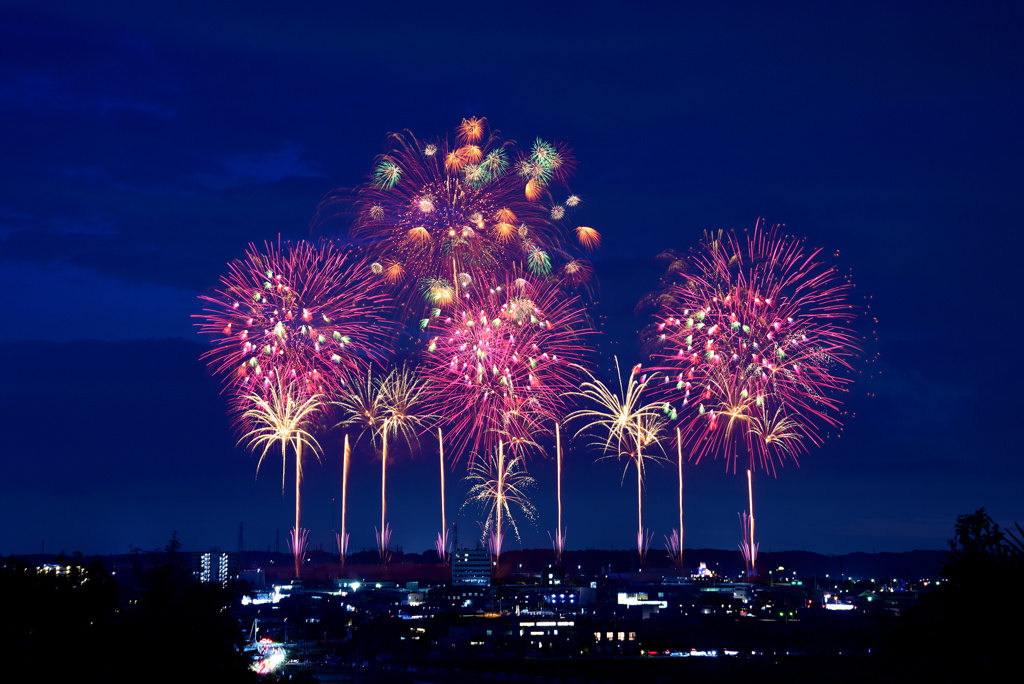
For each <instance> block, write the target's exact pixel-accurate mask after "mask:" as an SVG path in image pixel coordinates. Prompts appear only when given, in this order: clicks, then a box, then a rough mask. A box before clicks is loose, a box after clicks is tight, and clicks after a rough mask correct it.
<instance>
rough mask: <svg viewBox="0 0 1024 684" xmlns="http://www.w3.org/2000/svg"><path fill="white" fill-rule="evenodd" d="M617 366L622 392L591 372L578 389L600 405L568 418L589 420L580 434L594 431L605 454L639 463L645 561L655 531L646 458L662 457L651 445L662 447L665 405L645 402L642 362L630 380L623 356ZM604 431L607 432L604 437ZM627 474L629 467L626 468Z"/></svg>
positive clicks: (641, 543) (639, 541)
mask: <svg viewBox="0 0 1024 684" xmlns="http://www.w3.org/2000/svg"><path fill="white" fill-rule="evenodd" d="M615 370H616V374H617V375H618V380H619V392H618V393H617V394H616V393H615V392H613V391H612V390H610V389H609V388H608V387H607V385H605V384H604V383H602V382H600V381H599V380H597V379H595V378H594V377H593V376H590V381H588V382H584V383H583V384H582V386H581V387H582V391H580V392H575V393H574V394H575V396H578V397H581V398H583V399H584V400H586V401H588V402H590V403H591V404H596V405H597V408H593V409H580V410H577V411H575V412H573V413H572V414H570V415H569V417H568V418H567V420H568V421H573V420H586V421H589V422H587V423H586V424H584V425H583V427H581V428H580V429H579V430H578V431H577V432H576V436H577V437H579V436H580V435H581V434H583V433H584V432H590V433H594V434H595V436H596V438H597V439H596V441H595V442H594V444H595V445H596V446H599V447H601V450H602V452H603V454H604V455H603V456H602V458H621V457H623V456H625V457H626V458H627V462H626V468H628V467H629V464H630V463H633V464H635V465H636V471H637V552H638V553H639V554H640V560H641V563H642V562H643V560H644V557H645V556H646V554H647V549H648V547H649V546H650V539H651V533H650V532H649V531H646V530H644V526H643V478H644V461H646V460H660V457H659V456H657V455H655V454H653V453H650V449H651V448H654V447H658V448H660V447H661V444H660V442H661V432H662V430H663V428H664V426H665V422H666V419H665V416H664V405H663V403H662V402H650V403H646V404H645V403H643V393H644V390H645V389H646V388H647V383H648V381H649V380H650V379H653V376H652V377H651V378H648V377H647V376H646V375H644V376H639V377H638V374H639V373H640V366H639V364H637V365H636V366H634V367H633V369H632V371H631V372H630V374H629V382H628V383H627V384H625V385H624V384H623V382H622V372H621V370H620V369H619V360H618V358H617V357H616V359H615ZM601 435H607V437H605V438H603V439H602V437H601ZM623 477H625V470H624V471H623Z"/></svg>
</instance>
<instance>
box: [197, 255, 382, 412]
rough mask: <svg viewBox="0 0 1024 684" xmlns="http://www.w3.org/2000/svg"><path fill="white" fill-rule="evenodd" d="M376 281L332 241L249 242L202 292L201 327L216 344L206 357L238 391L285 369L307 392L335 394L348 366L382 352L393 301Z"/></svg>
mask: <svg viewBox="0 0 1024 684" xmlns="http://www.w3.org/2000/svg"><path fill="white" fill-rule="evenodd" d="M375 285H376V283H375V281H374V279H373V276H372V274H370V272H369V270H368V269H367V268H366V266H365V264H364V263H362V262H359V261H352V260H350V259H349V258H348V257H347V256H346V255H345V253H344V252H342V251H341V250H339V249H338V248H336V247H335V246H333V245H332V244H330V243H328V242H320V243H316V244H313V243H309V242H299V243H297V244H295V245H291V246H285V247H283V248H282V247H281V246H280V245H278V246H275V245H273V244H269V243H268V244H267V245H266V246H265V250H264V251H262V252H261V251H259V250H258V249H257V248H256V246H255V245H249V248H248V250H247V252H246V255H245V257H244V258H243V259H241V260H239V261H235V262H233V263H231V264H230V265H229V273H228V275H227V276H224V277H222V278H221V282H220V284H219V285H218V286H217V287H216V288H214V289H213V291H212V292H209V293H206V294H204V295H202V296H201V297H200V299H202V300H203V302H204V310H203V313H202V314H200V315H198V316H197V318H199V319H200V322H199V323H198V325H199V328H200V331H201V332H203V333H206V334H208V335H210V336H211V337H212V338H213V344H214V346H213V348H212V349H210V350H209V351H208V352H206V353H205V354H204V355H203V358H204V359H206V360H207V361H208V363H209V365H210V367H211V368H212V369H213V370H214V371H215V372H217V373H220V374H223V375H225V376H226V377H227V378H228V382H229V385H230V386H231V387H233V388H234V389H235V390H236V391H237V392H238V393H239V394H252V393H261V390H260V386H263V387H269V386H270V385H271V383H273V382H274V378H275V376H277V375H279V374H282V373H288V374H290V375H291V379H293V380H294V381H295V382H296V383H297V391H299V392H300V393H301V394H302V395H305V396H311V395H314V394H320V395H326V396H333V395H334V394H335V390H336V389H337V388H338V385H339V384H340V383H341V382H342V380H341V378H342V377H343V372H344V371H347V370H351V369H355V368H356V363H357V361H358V360H360V359H363V358H371V359H379V358H380V357H381V356H382V355H383V353H382V350H381V346H380V342H381V341H382V339H383V338H382V335H381V333H382V330H383V327H382V326H383V321H384V316H383V313H384V312H383V311H382V309H383V308H384V307H385V305H386V304H387V301H388V300H387V297H386V296H385V295H384V294H382V293H381V292H380V291H379V288H377V287H376V286H375Z"/></svg>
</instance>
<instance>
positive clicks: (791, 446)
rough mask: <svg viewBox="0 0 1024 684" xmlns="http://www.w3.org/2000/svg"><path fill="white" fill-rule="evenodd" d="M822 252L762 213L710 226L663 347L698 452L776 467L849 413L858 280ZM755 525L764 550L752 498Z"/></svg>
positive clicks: (670, 395) (686, 438)
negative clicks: (740, 222)
mask: <svg viewBox="0 0 1024 684" xmlns="http://www.w3.org/2000/svg"><path fill="white" fill-rule="evenodd" d="M820 254H821V250H817V251H808V250H806V249H805V248H804V246H803V243H802V242H801V241H798V240H795V239H793V238H790V237H787V236H785V235H782V234H781V233H780V232H779V229H778V227H776V228H772V229H765V228H764V226H763V224H762V223H761V222H760V221H759V222H758V224H757V226H756V227H755V229H754V230H753V232H751V233H750V234H748V235H746V236H744V237H742V238H741V237H739V236H737V235H735V234H733V233H728V234H725V235H724V236H723V234H722V233H718V234H717V235H706V236H705V240H704V242H703V243H702V245H701V247H700V249H699V250H697V251H696V252H695V253H693V254H692V255H691V256H690V258H689V259H688V260H687V264H686V270H687V273H686V280H685V282H684V283H681V284H677V285H673V286H672V287H670V288H669V290H668V293H667V296H666V297H665V298H664V300H663V301H665V302H668V303H669V305H668V309H669V310H662V312H661V315H660V319H659V322H658V324H657V328H658V332H659V335H658V339H657V347H656V350H655V351H654V353H652V357H653V358H654V360H655V361H654V362H655V363H656V364H657V365H658V366H660V368H659V370H660V371H661V372H663V373H664V374H665V378H664V382H663V383H662V385H661V389H662V391H663V394H664V396H665V397H666V398H667V399H668V400H669V403H670V404H671V406H670V412H671V414H672V417H675V414H676V412H677V410H678V413H679V418H680V427H681V430H682V435H681V439H680V442H681V444H682V445H683V448H684V449H685V450H687V451H688V452H689V454H690V457H691V458H692V459H694V460H695V461H698V462H699V461H700V459H701V458H703V457H705V456H708V455H711V456H715V457H717V456H721V457H722V458H723V459H724V460H725V463H726V467H727V468H731V469H732V470H733V471H734V472H735V470H736V465H737V461H739V460H740V459H741V458H743V457H746V459H747V461H748V467H749V470H750V471H751V476H752V472H753V471H755V470H756V469H757V468H758V467H760V468H761V469H762V470H769V471H771V472H772V473H773V474H774V473H775V472H776V467H777V466H779V465H781V464H782V463H783V462H784V461H785V459H786V458H787V457H792V458H793V459H794V460H795V459H796V457H797V455H798V453H799V452H801V451H803V450H805V449H806V447H807V443H812V444H820V442H821V439H820V437H819V430H820V427H821V426H823V425H832V426H836V425H838V424H839V420H838V417H837V414H838V407H839V401H838V399H837V398H836V396H835V395H836V394H838V393H840V392H842V391H844V390H845V388H846V385H847V384H848V382H849V380H848V379H847V378H846V377H845V375H844V373H845V371H847V370H848V369H849V368H850V362H851V360H852V359H853V358H854V357H855V355H856V354H857V351H858V347H857V343H856V340H855V336H854V334H853V332H852V331H851V329H850V327H849V326H850V324H851V321H852V320H853V318H854V317H855V312H854V310H853V307H852V306H851V305H850V304H849V302H848V301H847V299H848V295H849V292H850V289H851V288H852V284H850V283H849V282H848V281H845V280H843V279H841V278H839V277H838V276H837V274H836V271H835V269H833V268H830V267H827V266H826V265H825V264H824V263H823V262H822V261H821V260H820V259H819V255H820ZM750 498H751V503H752V499H753V497H752V496H751V497H750ZM751 509H752V506H751ZM750 531H751V536H750V539H749V541H748V542H747V545H748V547H750V549H751V559H753V557H754V554H753V552H754V551H755V550H756V547H755V545H754V541H753V510H751V512H750ZM751 570H752V571H753V563H752V562H751Z"/></svg>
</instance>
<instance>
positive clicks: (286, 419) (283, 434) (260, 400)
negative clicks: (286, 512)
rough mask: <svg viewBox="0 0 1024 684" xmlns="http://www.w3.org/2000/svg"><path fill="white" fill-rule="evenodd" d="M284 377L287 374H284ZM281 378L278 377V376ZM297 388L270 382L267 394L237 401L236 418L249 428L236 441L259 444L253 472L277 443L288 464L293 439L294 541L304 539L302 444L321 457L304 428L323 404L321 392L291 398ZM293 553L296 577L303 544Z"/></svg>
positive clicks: (257, 471)
mask: <svg viewBox="0 0 1024 684" xmlns="http://www.w3.org/2000/svg"><path fill="white" fill-rule="evenodd" d="M286 377H287V374H286ZM279 380H280V378H279ZM297 391H298V386H297V385H296V384H295V383H294V382H293V383H290V384H284V383H281V382H276V383H271V385H270V386H269V394H268V396H266V397H264V396H261V395H260V394H250V395H246V396H244V397H242V398H241V399H240V400H239V411H240V417H239V420H240V421H242V422H243V423H244V424H245V425H247V426H248V427H249V431H248V432H247V433H245V434H244V435H243V436H242V438H241V439H240V440H239V442H242V441H245V442H246V443H247V444H246V445H247V446H248V448H249V449H250V450H252V451H256V450H257V449H260V448H261V447H262V452H261V453H260V458H259V461H258V462H257V464H256V473H257V474H259V469H260V465H262V463H263V459H264V458H265V457H266V455H267V453H268V452H269V451H270V449H271V448H272V447H273V446H274V445H275V444H277V443H280V444H281V461H282V468H284V464H286V463H287V458H288V454H287V452H288V443H289V441H293V442H294V451H295V528H294V539H295V540H296V541H297V540H299V539H300V537H301V538H302V539H305V537H304V536H303V535H300V532H301V531H302V527H301V525H300V521H301V510H302V499H301V485H302V446H303V445H304V444H305V445H308V446H309V447H310V448H311V449H312V450H313V453H314V455H316V456H317V458H319V457H320V445H319V444H317V442H316V439H314V438H313V436H312V435H311V434H310V433H309V432H308V431H307V427H308V426H309V423H310V421H311V420H312V419H313V418H314V417H315V416H316V415H317V414H318V413H319V411H320V407H321V405H322V402H321V399H322V397H321V395H319V394H315V395H313V396H311V397H309V398H307V399H305V400H301V399H296V398H294V396H293V394H294V393H296V392H297ZM281 477H282V480H281V487H282V492H283V489H284V477H285V471H284V470H282V475H281ZM292 551H293V554H294V556H295V576H296V577H298V576H299V565H300V560H301V557H302V547H301V546H298V545H293V546H292Z"/></svg>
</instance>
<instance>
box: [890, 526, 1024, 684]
mask: <svg viewBox="0 0 1024 684" xmlns="http://www.w3.org/2000/svg"><path fill="white" fill-rule="evenodd" d="M1015 527H1016V533H1013V532H1008V531H1005V530H1002V529H1000V527H999V525H998V524H997V523H996V522H994V521H993V520H992V518H991V517H990V516H989V515H988V513H986V512H985V509H984V508H980V509H978V510H977V511H975V512H974V513H968V514H964V515H961V516H959V517H957V519H956V525H955V527H954V532H953V538H952V539H951V540H950V542H949V547H950V550H949V553H948V554H947V556H946V562H945V564H944V566H943V568H942V571H941V575H942V577H943V578H944V579H945V581H944V582H942V583H940V585H939V586H938V587H937V588H936V589H935V591H933V592H931V593H930V594H928V595H925V596H922V597H921V599H920V601H919V602H918V605H917V606H915V607H914V608H913V609H911V610H910V611H907V613H906V614H905V616H904V619H903V621H902V622H903V624H902V625H901V626H900V629H899V630H898V631H897V632H896V634H895V635H894V638H893V640H892V641H891V642H890V644H889V645H888V648H887V649H886V650H887V652H886V653H885V654H884V656H885V661H886V663H887V664H888V665H889V668H890V669H889V672H890V673H891V674H892V675H894V680H896V679H901V680H910V679H913V680H918V679H921V678H924V677H934V678H935V681H952V678H954V677H970V678H977V677H979V676H986V675H994V674H998V673H1000V672H1008V671H1010V670H1008V669H1007V668H1009V667H1011V666H1012V664H1013V662H1014V660H1015V659H1016V658H1017V652H1018V650H1019V649H1020V647H1021V630H1020V627H1019V623H1018V620H1019V618H1018V603H1019V602H1018V598H1017V596H1018V594H1019V593H1020V591H1021V589H1022V581H1024V544H1022V539H1024V530H1022V529H1021V527H1020V524H1019V523H1018V524H1016V525H1015Z"/></svg>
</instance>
